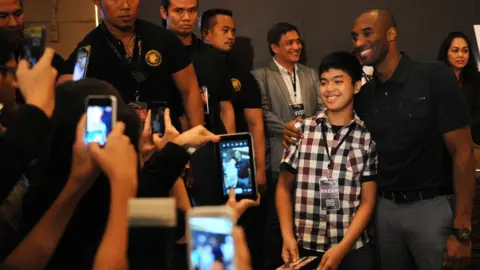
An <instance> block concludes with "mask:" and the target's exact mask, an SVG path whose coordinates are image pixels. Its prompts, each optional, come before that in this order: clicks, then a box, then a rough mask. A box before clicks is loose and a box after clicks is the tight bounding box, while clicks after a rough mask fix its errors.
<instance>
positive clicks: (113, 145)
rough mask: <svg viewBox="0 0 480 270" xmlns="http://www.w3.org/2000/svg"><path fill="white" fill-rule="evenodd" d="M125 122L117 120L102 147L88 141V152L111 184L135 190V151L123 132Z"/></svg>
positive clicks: (134, 191)
mask: <svg viewBox="0 0 480 270" xmlns="http://www.w3.org/2000/svg"><path fill="white" fill-rule="evenodd" d="M124 130H125V124H124V123H122V122H117V123H116V124H115V126H114V127H113V129H112V131H111V132H110V134H109V135H108V138H107V142H106V144H105V146H104V148H101V147H100V146H99V145H98V144H97V143H90V144H89V150H90V154H91V156H92V158H93V160H95V162H96V163H97V164H98V166H99V167H100V168H101V169H102V170H103V172H104V173H105V174H106V175H107V176H108V178H109V179H110V183H111V186H112V187H114V186H117V185H118V186H119V187H128V188H131V189H132V192H133V193H136V190H137V177H138V175H137V153H136V152H135V148H134V147H133V145H132V144H131V143H130V139H129V138H128V137H127V136H125V135H124V134H123V132H124Z"/></svg>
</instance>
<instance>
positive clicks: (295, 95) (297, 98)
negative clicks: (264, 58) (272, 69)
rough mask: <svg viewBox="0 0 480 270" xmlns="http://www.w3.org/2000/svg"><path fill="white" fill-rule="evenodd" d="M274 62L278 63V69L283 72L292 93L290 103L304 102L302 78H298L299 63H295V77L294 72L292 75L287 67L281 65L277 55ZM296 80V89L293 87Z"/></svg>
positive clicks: (289, 91)
mask: <svg viewBox="0 0 480 270" xmlns="http://www.w3.org/2000/svg"><path fill="white" fill-rule="evenodd" d="M273 62H275V65H277V67H278V70H280V74H282V77H283V80H284V81H285V84H286V85H287V89H288V93H289V94H290V102H291V103H290V105H295V104H303V98H302V91H301V89H300V80H299V79H298V65H297V64H295V67H294V70H295V79H294V78H293V74H292V75H291V74H290V73H288V71H287V69H286V68H284V67H283V66H282V65H280V64H279V63H278V62H277V60H276V59H275V57H274V58H273ZM294 81H295V85H296V90H295V89H294V88H293V82H294Z"/></svg>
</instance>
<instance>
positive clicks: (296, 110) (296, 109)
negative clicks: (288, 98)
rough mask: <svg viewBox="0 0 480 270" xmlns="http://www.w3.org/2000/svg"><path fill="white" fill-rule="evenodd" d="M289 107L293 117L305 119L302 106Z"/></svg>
mask: <svg viewBox="0 0 480 270" xmlns="http://www.w3.org/2000/svg"><path fill="white" fill-rule="evenodd" d="M290 107H291V108H292V111H293V114H294V115H295V117H301V118H305V109H304V107H303V104H293V105H290Z"/></svg>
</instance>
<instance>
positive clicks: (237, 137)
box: [215, 133, 257, 200]
mask: <svg viewBox="0 0 480 270" xmlns="http://www.w3.org/2000/svg"><path fill="white" fill-rule="evenodd" d="M215 148H216V156H217V165H218V168H219V172H218V173H219V177H220V179H222V195H223V197H224V199H225V200H228V194H229V192H230V189H232V188H233V189H234V191H235V194H236V197H237V200H240V199H252V200H256V199H257V181H256V177H255V172H256V171H255V152H254V147H253V139H252V135H251V134H250V133H236V134H227V135H222V136H220V141H219V142H218V143H216V144H215Z"/></svg>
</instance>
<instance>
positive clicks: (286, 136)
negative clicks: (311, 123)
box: [282, 117, 303, 150]
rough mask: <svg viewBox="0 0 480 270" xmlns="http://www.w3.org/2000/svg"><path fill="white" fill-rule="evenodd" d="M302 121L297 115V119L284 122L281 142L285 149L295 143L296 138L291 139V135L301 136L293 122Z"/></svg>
mask: <svg viewBox="0 0 480 270" xmlns="http://www.w3.org/2000/svg"><path fill="white" fill-rule="evenodd" d="M302 121H303V119H302V118H301V117H297V119H295V120H293V121H290V122H288V123H286V124H285V126H284V127H283V141H282V144H283V147H285V149H287V150H290V145H292V144H296V140H295V139H292V137H293V138H296V139H300V138H303V135H302V131H301V130H300V129H298V128H296V127H295V124H296V123H297V122H302Z"/></svg>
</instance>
